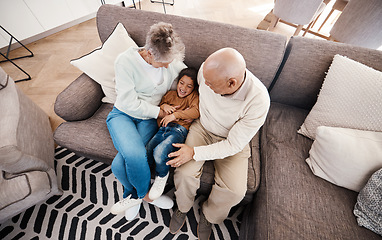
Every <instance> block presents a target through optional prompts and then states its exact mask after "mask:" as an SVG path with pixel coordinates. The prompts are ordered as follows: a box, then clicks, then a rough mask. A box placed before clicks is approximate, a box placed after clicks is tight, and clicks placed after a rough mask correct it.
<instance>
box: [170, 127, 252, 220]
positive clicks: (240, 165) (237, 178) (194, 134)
mask: <svg viewBox="0 0 382 240" xmlns="http://www.w3.org/2000/svg"><path fill="white" fill-rule="evenodd" d="M221 140H224V138H222V137H219V136H216V135H214V134H212V133H210V132H208V131H207V130H205V129H204V128H203V126H202V125H201V124H200V121H199V120H196V121H195V122H194V123H192V125H191V127H190V130H189V133H188V136H187V140H186V144H187V145H188V146H190V147H197V146H202V145H210V144H213V143H216V142H219V141H221ZM249 156H250V149H249V145H248V144H247V146H246V147H245V148H244V149H243V150H242V151H241V152H239V153H237V154H235V155H233V156H230V157H227V158H224V159H217V160H214V167H215V184H214V185H213V186H212V190H211V193H210V195H209V197H208V199H207V201H205V202H204V203H203V205H202V211H203V213H204V215H205V216H206V218H207V220H208V221H209V222H211V223H215V224H219V223H221V222H223V220H224V219H226V218H227V216H228V214H229V211H230V210H231V208H232V207H233V206H235V205H236V204H238V203H239V202H240V201H241V200H242V199H243V198H244V195H245V193H246V191H247V174H248V157H249ZM204 162H205V161H195V160H191V161H189V162H187V163H185V164H183V165H182V166H180V167H178V168H176V169H175V175H174V182H175V189H176V191H175V196H176V201H177V204H178V208H179V210H180V211H181V212H184V213H186V212H188V211H189V210H190V209H191V207H192V206H193V204H194V199H195V196H196V191H197V190H198V188H199V186H200V176H201V174H202V170H203V164H204Z"/></svg>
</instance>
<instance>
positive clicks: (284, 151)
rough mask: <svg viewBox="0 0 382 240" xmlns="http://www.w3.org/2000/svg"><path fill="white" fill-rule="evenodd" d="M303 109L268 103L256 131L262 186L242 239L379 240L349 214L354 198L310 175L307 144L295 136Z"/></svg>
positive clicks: (345, 191) (242, 233) (308, 144)
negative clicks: (259, 136)
mask: <svg viewBox="0 0 382 240" xmlns="http://www.w3.org/2000/svg"><path fill="white" fill-rule="evenodd" d="M307 114H308V111H307V110H304V109H301V108H296V107H292V106H288V105H284V104H278V103H272V104H271V108H270V111H269V114H268V118H267V120H266V122H265V125H264V126H263V128H262V131H261V139H260V142H261V146H260V148H261V159H262V162H261V183H260V188H259V190H258V192H257V193H256V197H255V201H254V202H253V203H252V204H251V207H250V210H249V211H246V213H245V216H244V220H243V223H242V226H251V228H250V230H248V228H247V227H243V228H244V229H247V231H246V232H240V238H241V239H379V237H378V236H377V235H376V234H374V233H372V232H370V231H368V230H366V229H362V228H359V227H358V226H357V223H356V221H355V218H354V216H353V214H352V210H353V207H354V204H355V202H356V197H357V194H356V193H355V192H353V191H350V190H347V189H344V188H341V187H338V186H335V185H333V184H331V183H329V182H327V181H325V180H323V179H320V178H317V177H316V176H314V175H313V174H312V172H311V171H310V169H309V167H308V165H307V164H306V163H305V159H306V158H307V157H308V155H309V149H310V148H311V145H312V140H310V139H308V138H306V137H304V136H301V135H299V134H297V133H296V131H297V129H298V128H299V126H300V125H301V124H302V122H303V121H304V119H305V117H306V115H307Z"/></svg>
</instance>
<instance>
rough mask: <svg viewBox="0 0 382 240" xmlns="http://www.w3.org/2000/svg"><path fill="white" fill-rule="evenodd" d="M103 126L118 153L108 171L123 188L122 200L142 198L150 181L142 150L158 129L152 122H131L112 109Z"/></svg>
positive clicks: (148, 168)
mask: <svg viewBox="0 0 382 240" xmlns="http://www.w3.org/2000/svg"><path fill="white" fill-rule="evenodd" d="M106 124H107V127H108V129H109V132H110V136H111V138H112V140H113V143H114V146H115V148H116V149H117V151H118V154H117V156H115V158H114V160H113V162H112V164H111V170H112V172H113V173H114V175H115V176H116V178H117V179H118V180H119V181H120V182H121V183H122V185H123V187H124V192H123V197H124V198H126V197H127V196H129V195H130V194H131V195H132V198H144V197H145V195H146V194H147V192H148V191H149V187H150V180H151V173H150V166H149V164H150V163H149V162H148V159H147V154H146V147H145V146H146V144H147V142H148V141H149V140H150V139H151V138H152V136H153V135H154V134H155V133H156V131H157V129H158V125H157V121H156V119H147V120H142V119H137V118H133V117H131V116H129V115H127V114H126V113H124V112H122V111H120V110H118V109H117V108H116V107H114V108H113V110H112V111H111V112H110V113H109V115H108V116H107V119H106Z"/></svg>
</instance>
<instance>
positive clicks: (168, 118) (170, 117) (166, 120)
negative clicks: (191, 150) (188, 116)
mask: <svg viewBox="0 0 382 240" xmlns="http://www.w3.org/2000/svg"><path fill="white" fill-rule="evenodd" d="M176 120H177V119H176V117H175V115H174V114H171V115H167V116H165V117H164V118H162V120H161V121H160V125H161V126H164V127H167V124H169V123H170V122H173V121H176Z"/></svg>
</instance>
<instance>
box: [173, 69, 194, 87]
mask: <svg viewBox="0 0 382 240" xmlns="http://www.w3.org/2000/svg"><path fill="white" fill-rule="evenodd" d="M183 76H188V77H190V78H191V79H192V81H193V83H194V89H197V88H198V81H197V77H198V70H196V68H193V67H189V68H183V69H182V71H180V72H179V75H178V78H177V80H178V81H179V80H180V79H181V78H182V77H183Z"/></svg>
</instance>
